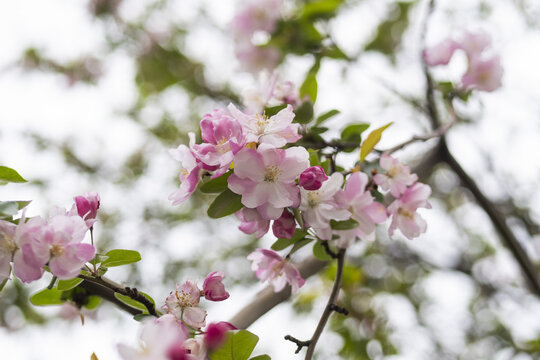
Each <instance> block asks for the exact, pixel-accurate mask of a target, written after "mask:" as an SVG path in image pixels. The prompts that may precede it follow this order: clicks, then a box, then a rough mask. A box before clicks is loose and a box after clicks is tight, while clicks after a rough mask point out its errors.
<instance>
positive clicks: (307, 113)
mask: <svg viewBox="0 0 540 360" xmlns="http://www.w3.org/2000/svg"><path fill="white" fill-rule="evenodd" d="M294 113H295V114H296V116H295V118H294V122H295V123H298V124H307V123H308V122H310V121H311V119H313V104H312V103H311V102H310V101H305V102H303V103H302V105H300V106H299V107H298V108H297V109H296V110H295V111H294Z"/></svg>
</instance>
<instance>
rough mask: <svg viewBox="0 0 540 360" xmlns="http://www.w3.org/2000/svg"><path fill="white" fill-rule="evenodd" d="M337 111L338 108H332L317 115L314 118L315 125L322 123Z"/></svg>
mask: <svg viewBox="0 0 540 360" xmlns="http://www.w3.org/2000/svg"><path fill="white" fill-rule="evenodd" d="M339 113H340V111H339V110H336V109H333V110H330V111H327V112H325V113H324V114H321V115H319V116H318V117H317V120H315V126H318V125H320V124H322V123H323V122H325V121H326V120H328V119H330V118H332V117H334V116H336V115H337V114H339Z"/></svg>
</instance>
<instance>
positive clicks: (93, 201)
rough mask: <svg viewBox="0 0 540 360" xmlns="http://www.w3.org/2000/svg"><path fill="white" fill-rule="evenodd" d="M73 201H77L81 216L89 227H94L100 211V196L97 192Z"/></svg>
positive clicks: (78, 211)
mask: <svg viewBox="0 0 540 360" xmlns="http://www.w3.org/2000/svg"><path fill="white" fill-rule="evenodd" d="M73 200H74V201H75V206H76V207H77V213H78V214H79V216H80V217H82V218H83V219H84V220H85V221H86V224H87V225H88V227H92V226H93V225H94V221H95V219H96V216H97V211H98V209H99V195H98V194H97V193H95V192H91V193H87V194H84V195H80V196H76V197H74V198H73Z"/></svg>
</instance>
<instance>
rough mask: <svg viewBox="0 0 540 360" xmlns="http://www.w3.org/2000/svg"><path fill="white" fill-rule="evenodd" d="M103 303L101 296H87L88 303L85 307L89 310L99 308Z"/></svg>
mask: <svg viewBox="0 0 540 360" xmlns="http://www.w3.org/2000/svg"><path fill="white" fill-rule="evenodd" d="M99 304H101V298H100V297H99V296H97V295H90V296H88V298H87V302H86V304H84V307H85V308H87V309H88V310H93V309H95V308H97V307H98V306H99Z"/></svg>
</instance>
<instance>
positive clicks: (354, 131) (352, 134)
mask: <svg viewBox="0 0 540 360" xmlns="http://www.w3.org/2000/svg"><path fill="white" fill-rule="evenodd" d="M368 127H369V124H365V123H359V124H351V125H348V126H347V127H346V128H345V129H343V131H342V132H341V140H343V141H345V142H350V143H355V144H358V145H356V146H351V147H348V148H346V149H344V151H345V152H351V151H354V150H355V149H356V148H357V147H359V146H360V143H361V142H362V133H363V132H364V131H366V129H367V128H368Z"/></svg>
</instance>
